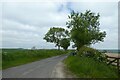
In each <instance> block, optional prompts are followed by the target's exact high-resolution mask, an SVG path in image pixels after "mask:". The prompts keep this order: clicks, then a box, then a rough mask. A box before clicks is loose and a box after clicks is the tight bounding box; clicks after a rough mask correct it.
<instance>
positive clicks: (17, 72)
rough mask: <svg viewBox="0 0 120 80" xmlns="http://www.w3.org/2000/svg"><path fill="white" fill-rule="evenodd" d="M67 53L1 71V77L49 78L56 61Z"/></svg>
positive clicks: (63, 57) (60, 59)
mask: <svg viewBox="0 0 120 80" xmlns="http://www.w3.org/2000/svg"><path fill="white" fill-rule="evenodd" d="M66 57H67V55H60V56H55V57H51V58H47V59H43V60H40V61H36V62H32V63H29V64H25V65H21V66H17V67H13V68H8V69H6V70H3V71H2V77H3V78H51V75H52V71H53V70H54V68H55V66H56V64H57V63H59V62H60V61H62V60H63V59H65V58H66Z"/></svg>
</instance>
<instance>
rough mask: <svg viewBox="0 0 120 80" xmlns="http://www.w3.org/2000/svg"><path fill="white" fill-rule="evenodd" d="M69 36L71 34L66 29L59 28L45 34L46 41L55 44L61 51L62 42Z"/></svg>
mask: <svg viewBox="0 0 120 80" xmlns="http://www.w3.org/2000/svg"><path fill="white" fill-rule="evenodd" d="M67 36H69V33H68V31H67V30H65V29H64V28H59V27H52V28H50V30H49V31H48V32H47V33H46V34H45V37H44V38H43V39H45V40H46V41H47V42H51V43H55V46H57V47H58V49H60V40H61V39H63V38H66V37H67Z"/></svg>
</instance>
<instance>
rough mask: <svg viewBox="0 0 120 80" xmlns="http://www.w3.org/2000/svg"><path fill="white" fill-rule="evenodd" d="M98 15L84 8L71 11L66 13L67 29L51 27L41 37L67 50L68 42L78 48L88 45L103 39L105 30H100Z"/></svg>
mask: <svg viewBox="0 0 120 80" xmlns="http://www.w3.org/2000/svg"><path fill="white" fill-rule="evenodd" d="M99 18H100V15H99V13H98V14H95V13H93V12H91V11H90V10H86V12H85V13H79V12H74V11H72V12H71V14H70V15H68V21H67V22H66V26H67V28H68V29H69V30H66V29H64V28H60V27H52V28H50V29H49V31H48V32H47V33H46V34H45V37H44V38H43V39H44V40H46V41H47V42H51V43H54V44H55V46H56V47H58V49H60V47H62V48H63V49H64V50H67V49H68V47H69V46H70V42H73V43H74V45H73V46H74V47H76V48H77V50H78V51H79V49H80V48H81V47H82V46H85V45H86V46H88V45H91V44H95V43H97V42H100V41H102V42H103V41H104V38H105V37H106V32H105V31H103V32H101V31H100V27H99V25H100V23H99Z"/></svg>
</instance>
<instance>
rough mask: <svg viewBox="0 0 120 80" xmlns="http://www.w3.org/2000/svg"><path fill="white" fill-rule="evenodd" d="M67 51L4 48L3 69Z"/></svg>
mask: <svg viewBox="0 0 120 80" xmlns="http://www.w3.org/2000/svg"><path fill="white" fill-rule="evenodd" d="M67 52H68V51H63V50H47V49H46V50H45V49H41V50H27V49H2V69H6V68H10V67H13V66H18V65H22V64H26V63H30V62H33V61H37V60H41V59H44V58H48V57H52V56H57V55H62V54H65V53H67Z"/></svg>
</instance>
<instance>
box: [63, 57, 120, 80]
mask: <svg viewBox="0 0 120 80" xmlns="http://www.w3.org/2000/svg"><path fill="white" fill-rule="evenodd" d="M64 62H65V64H66V65H67V67H68V69H69V70H70V71H71V72H72V73H74V74H76V76H78V77H80V78H118V74H117V70H116V69H115V68H114V67H113V66H111V65H110V66H108V65H107V64H105V63H103V62H98V61H95V60H94V59H93V58H89V57H84V56H83V57H80V56H69V57H68V58H67V59H65V60H64Z"/></svg>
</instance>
